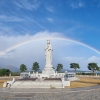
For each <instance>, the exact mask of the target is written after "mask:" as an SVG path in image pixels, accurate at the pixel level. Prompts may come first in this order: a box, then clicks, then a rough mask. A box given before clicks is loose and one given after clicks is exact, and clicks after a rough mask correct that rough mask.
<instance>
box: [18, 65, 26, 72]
mask: <svg viewBox="0 0 100 100" xmlns="http://www.w3.org/2000/svg"><path fill="white" fill-rule="evenodd" d="M26 70H27V68H26V65H24V64H21V65H20V71H21V72H25V71H26Z"/></svg>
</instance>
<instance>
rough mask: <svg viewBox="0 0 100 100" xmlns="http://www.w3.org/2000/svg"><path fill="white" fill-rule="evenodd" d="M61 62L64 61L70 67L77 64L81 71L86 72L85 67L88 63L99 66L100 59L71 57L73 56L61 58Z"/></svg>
mask: <svg viewBox="0 0 100 100" xmlns="http://www.w3.org/2000/svg"><path fill="white" fill-rule="evenodd" d="M61 60H63V61H66V63H67V64H69V65H70V63H78V64H79V65H80V68H81V69H82V70H84V69H85V70H88V68H87V65H88V63H91V62H95V63H97V64H98V66H100V57H97V56H91V57H88V58H87V57H73V56H68V57H63V58H61Z"/></svg>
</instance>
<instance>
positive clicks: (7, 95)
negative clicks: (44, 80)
mask: <svg viewBox="0 0 100 100" xmlns="http://www.w3.org/2000/svg"><path fill="white" fill-rule="evenodd" d="M0 100H100V85H98V86H93V87H85V88H76V89H6V88H0Z"/></svg>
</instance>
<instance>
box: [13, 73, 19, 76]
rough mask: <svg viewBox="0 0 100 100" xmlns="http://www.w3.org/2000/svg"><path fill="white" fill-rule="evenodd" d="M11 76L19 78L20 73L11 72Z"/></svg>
mask: <svg viewBox="0 0 100 100" xmlns="http://www.w3.org/2000/svg"><path fill="white" fill-rule="evenodd" d="M11 76H20V72H12V73H11Z"/></svg>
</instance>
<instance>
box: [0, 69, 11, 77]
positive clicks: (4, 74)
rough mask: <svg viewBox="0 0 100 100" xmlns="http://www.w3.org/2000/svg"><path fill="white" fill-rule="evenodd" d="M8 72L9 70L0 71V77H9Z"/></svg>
mask: <svg viewBox="0 0 100 100" xmlns="http://www.w3.org/2000/svg"><path fill="white" fill-rule="evenodd" d="M10 72H11V71H10V70H9V69H0V76H9V74H10Z"/></svg>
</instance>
